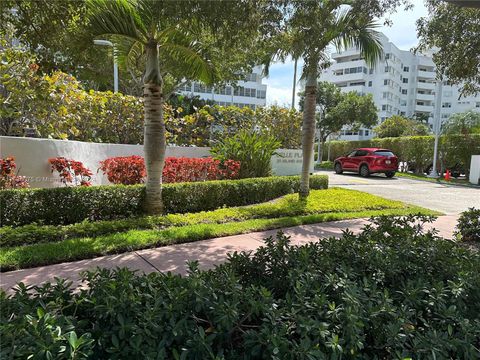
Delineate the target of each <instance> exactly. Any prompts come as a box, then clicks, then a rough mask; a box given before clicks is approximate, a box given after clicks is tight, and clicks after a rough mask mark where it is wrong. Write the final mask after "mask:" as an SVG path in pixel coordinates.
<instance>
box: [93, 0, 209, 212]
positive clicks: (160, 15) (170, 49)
mask: <svg viewBox="0 0 480 360" xmlns="http://www.w3.org/2000/svg"><path fill="white" fill-rule="evenodd" d="M87 4H88V9H89V13H88V16H89V21H90V29H91V32H92V35H94V36H97V37H98V36H102V37H109V38H111V39H112V41H113V43H114V44H115V56H117V57H118V58H119V61H120V63H122V64H126V63H128V61H129V59H132V58H135V59H138V56H139V54H143V56H144V64H145V75H144V77H143V83H144V85H143V97H144V152H145V166H146V170H147V181H146V197H145V206H144V208H145V211H146V212H147V213H151V214H153V213H161V212H162V211H163V202H162V171H163V166H164V163H165V151H166V139H165V122H164V118H163V103H164V76H165V75H166V74H170V73H171V72H175V73H177V74H178V73H182V74H183V76H184V77H185V78H188V79H198V80H201V81H203V82H205V83H211V82H212V81H213V80H214V77H215V70H214V68H213V66H212V64H210V63H209V62H208V61H207V60H205V57H204V55H203V50H202V47H201V44H200V43H199V42H198V41H196V40H198V39H194V38H193V36H192V35H191V33H190V32H189V31H187V28H188V27H187V26H184V24H183V22H182V19H175V18H173V16H175V14H166V11H165V7H166V6H172V4H174V3H172V2H170V3H168V4H167V2H165V1H158V0H136V1H134V0H87ZM169 17H170V18H169ZM189 26H191V24H189Z"/></svg>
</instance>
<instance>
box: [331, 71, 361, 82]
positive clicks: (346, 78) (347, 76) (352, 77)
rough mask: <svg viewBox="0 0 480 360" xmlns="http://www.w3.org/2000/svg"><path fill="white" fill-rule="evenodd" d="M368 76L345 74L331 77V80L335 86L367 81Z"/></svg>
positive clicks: (359, 73)
mask: <svg viewBox="0 0 480 360" xmlns="http://www.w3.org/2000/svg"><path fill="white" fill-rule="evenodd" d="M366 77H367V74H365V73H363V72H358V73H354V74H343V75H335V74H332V75H330V76H329V79H331V81H332V82H333V83H335V84H337V83H341V82H352V81H366Z"/></svg>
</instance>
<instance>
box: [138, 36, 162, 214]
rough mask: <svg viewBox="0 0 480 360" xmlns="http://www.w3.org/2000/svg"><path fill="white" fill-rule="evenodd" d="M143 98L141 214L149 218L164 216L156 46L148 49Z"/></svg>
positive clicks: (158, 75) (160, 91)
mask: <svg viewBox="0 0 480 360" xmlns="http://www.w3.org/2000/svg"><path fill="white" fill-rule="evenodd" d="M144 82H145V83H144V88H143V98H144V110H145V114H144V116H145V124H144V126H145V127H144V143H143V148H144V152H145V168H146V170H147V181H146V189H145V202H144V210H145V212H146V213H148V214H160V213H162V212H163V202H162V172H163V166H164V164H165V151H166V140H165V122H164V120H163V94H162V79H161V75H160V69H159V63H158V49H157V45H156V44H150V46H147V64H146V72H145V79H144Z"/></svg>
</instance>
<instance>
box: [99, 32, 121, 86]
mask: <svg viewBox="0 0 480 360" xmlns="http://www.w3.org/2000/svg"><path fill="white" fill-rule="evenodd" d="M93 43H94V44H95V45H101V46H111V47H112V49H113V50H115V46H114V45H113V43H112V42H111V41H108V40H93ZM113 92H118V64H117V59H116V58H115V54H113Z"/></svg>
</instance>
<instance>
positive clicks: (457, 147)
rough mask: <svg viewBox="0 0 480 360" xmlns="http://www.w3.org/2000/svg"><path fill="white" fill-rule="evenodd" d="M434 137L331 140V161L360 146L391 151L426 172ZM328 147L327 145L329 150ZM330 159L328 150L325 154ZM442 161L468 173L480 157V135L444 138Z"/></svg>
mask: <svg viewBox="0 0 480 360" xmlns="http://www.w3.org/2000/svg"><path fill="white" fill-rule="evenodd" d="M434 141H435V139H434V137H433V136H407V137H398V138H383V139H371V140H362V141H332V142H331V143H330V152H331V159H332V160H333V159H335V158H337V157H339V156H342V155H345V154H347V153H348V152H349V151H351V150H353V149H355V148H359V147H379V148H386V149H390V150H392V151H393V152H394V153H395V154H396V155H397V156H398V157H399V159H400V161H402V162H403V161H404V162H407V163H408V164H409V165H411V166H412V167H413V168H414V170H415V172H417V173H420V172H422V171H424V170H425V169H426V167H428V166H429V165H430V164H431V163H432V158H433V145H434ZM328 146H329V144H328V143H327V144H326V145H325V149H327V148H328ZM323 153H324V156H325V157H326V156H327V153H328V152H327V151H324V152H323ZM439 154H440V160H441V162H442V165H443V166H444V167H446V166H453V165H455V164H457V163H458V164H461V165H462V166H463V167H464V169H465V170H466V171H467V172H468V171H469V168H470V158H471V156H472V155H478V154H480V134H474V135H465V136H463V135H448V136H442V137H441V138H440V142H439Z"/></svg>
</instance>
